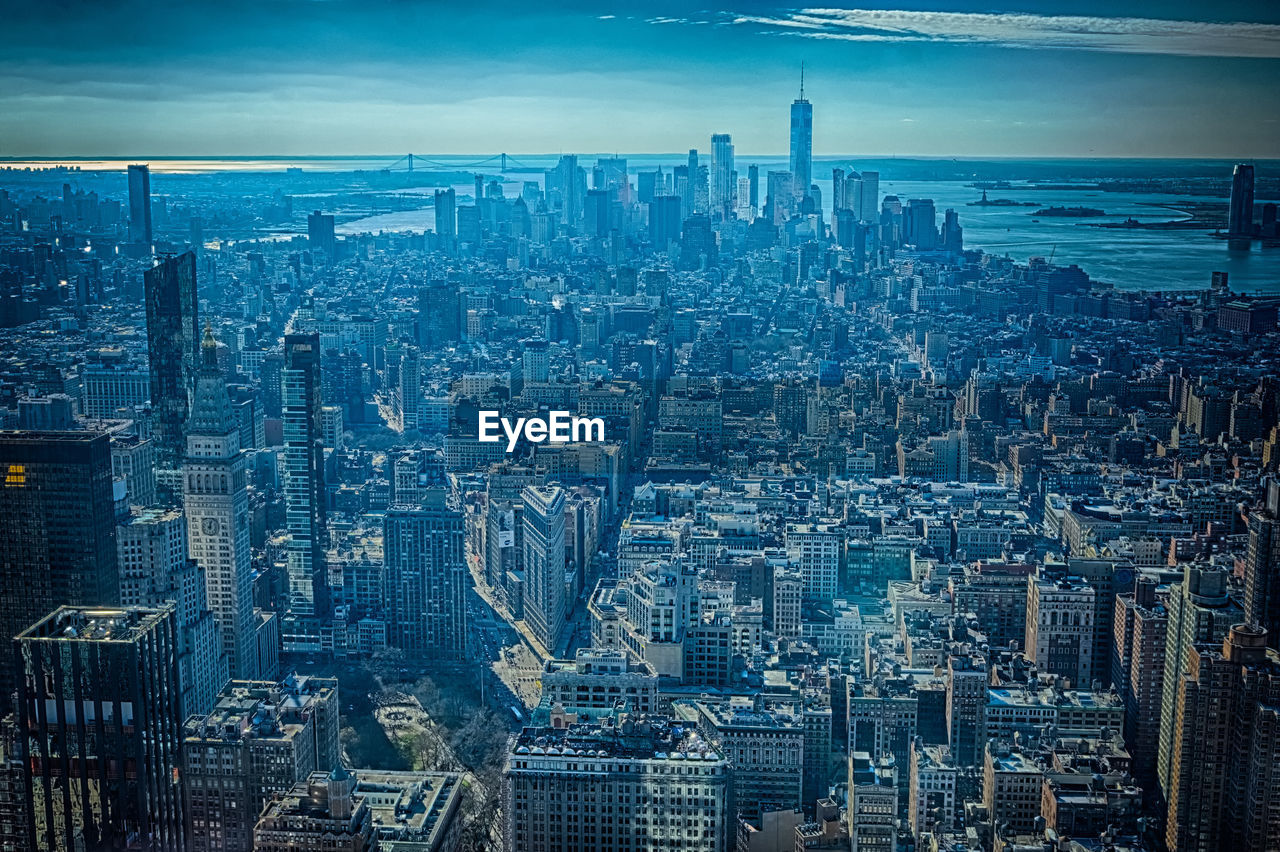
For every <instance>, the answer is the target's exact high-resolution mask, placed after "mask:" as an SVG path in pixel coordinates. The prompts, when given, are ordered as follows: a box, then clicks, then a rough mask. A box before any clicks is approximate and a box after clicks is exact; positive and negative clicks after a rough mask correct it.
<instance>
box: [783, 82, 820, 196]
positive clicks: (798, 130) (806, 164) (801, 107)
mask: <svg viewBox="0 0 1280 852" xmlns="http://www.w3.org/2000/svg"><path fill="white" fill-rule="evenodd" d="M790 162H791V167H790V171H791V175H792V178H793V183H792V191H793V192H794V193H795V197H796V198H803V197H804V196H806V195H808V193H809V187H810V185H811V184H812V183H813V104H811V103H809V101H808V100H806V99H805V96H804V68H801V69H800V97H798V98H796V99H795V100H794V101H792V102H791V161H790ZM775 203H777V202H776V199H775Z"/></svg>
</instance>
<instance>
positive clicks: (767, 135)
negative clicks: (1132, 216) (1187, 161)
mask: <svg viewBox="0 0 1280 852" xmlns="http://www.w3.org/2000/svg"><path fill="white" fill-rule="evenodd" d="M828 2H830V0H828ZM989 2H995V3H1000V2H1001V0H989ZM1206 8H1207V10H1208V11H1206ZM0 21H3V22H4V24H3V25H0V157H18V158H23V157H52V158H56V157H75V156H84V157H99V156H116V157H138V156H151V157H160V156H217V155H222V156H249V155H284V156H301V155H356V154H392V153H395V154H403V153H408V152H413V153H415V154H461V153H467V154H472V153H496V152H500V151H507V152H510V153H513V154H515V153H556V152H580V153H598V152H610V151H619V152H624V153H660V152H673V151H681V150H687V149H689V148H691V147H699V148H707V147H709V139H710V136H711V134H712V133H730V134H732V136H733V139H734V143H735V147H736V148H737V150H738V152H739V153H740V154H744V155H769V154H779V153H785V152H786V150H787V144H788V141H787V140H788V137H787V115H788V105H789V103H790V101H791V100H792V99H793V98H795V97H796V96H797V93H798V90H799V82H800V66H801V63H802V62H803V63H804V64H805V68H806V73H805V95H806V97H808V99H809V100H810V101H811V102H812V103H813V104H814V142H813V146H814V154H815V156H822V155H830V156H835V155H879V156H885V155H896V156H932V157H980V156H981V157H989V156H1009V157H1073V156H1080V157H1222V158H1233V159H1248V158H1274V157H1280V85H1278V83H1280V3H1275V2H1250V3H1241V2H1231V0H1223V1H1222V2H1215V3H1213V4H1205V3H1192V2H1185V0H1165V2H1154V1H1152V2H1127V0H1112V2H1098V1H1097V0H1094V2H1052V1H1051V0H1049V2H1044V1H1043V0H1042V2H1034V1H1033V0H1032V1H1030V2H1028V0H1024V2H1004V3H1001V5H998V6H988V5H977V4H962V3H949V4H936V3H932V4H931V3H903V2H898V3H889V4H885V5H882V6H873V5H871V4H866V3H854V4H849V5H848V6H846V7H831V6H805V5H793V6H783V5H778V4H774V3H763V2H756V0H743V2H737V3H734V2H721V0H714V2H707V0H703V2H698V3H676V2H668V0H657V2H634V0H633V2H631V3H625V4H624V3H607V2H594V3H587V2H576V0H542V2H537V1H536V0H506V2H480V0H478V1H477V2H414V0H217V2H214V1H213V0H186V2H172V0H99V2H72V0H28V2H25V3H17V2H14V0H0Z"/></svg>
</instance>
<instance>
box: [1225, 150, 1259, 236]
mask: <svg viewBox="0 0 1280 852" xmlns="http://www.w3.org/2000/svg"><path fill="white" fill-rule="evenodd" d="M1227 235H1228V236H1232V237H1252V236H1253V166H1252V165H1250V164H1248V163H1239V164H1237V165H1236V167H1235V169H1233V170H1232V172H1231V206H1230V208H1229V209H1228V211H1227Z"/></svg>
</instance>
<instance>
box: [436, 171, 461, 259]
mask: <svg viewBox="0 0 1280 852" xmlns="http://www.w3.org/2000/svg"><path fill="white" fill-rule="evenodd" d="M436 236H437V237H438V238H439V240H440V250H441V251H443V252H446V253H452V252H453V251H454V250H455V249H456V248H457V243H458V201H457V197H456V196H455V195H454V192H453V188H452V187H450V188H449V189H437V190H436Z"/></svg>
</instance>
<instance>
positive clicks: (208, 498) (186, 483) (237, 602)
mask: <svg viewBox="0 0 1280 852" xmlns="http://www.w3.org/2000/svg"><path fill="white" fill-rule="evenodd" d="M186 433H187V453H186V461H185V462H184V463H183V467H182V500H183V505H184V507H185V508H186V513H187V543H188V549H189V553H190V555H191V558H192V559H193V560H195V562H196V564H197V565H199V566H200V567H201V568H202V569H204V575H205V580H206V582H207V584H208V590H209V606H210V608H211V609H212V610H213V613H214V617H215V618H216V619H217V622H218V633H219V645H220V647H221V651H222V655H223V656H224V657H225V658H226V665H227V671H228V673H229V676H230V677H232V678H236V679H238V680H253V679H255V678H257V677H258V671H257V669H256V666H255V659H256V655H255V651H254V615H253V561H252V554H251V553H250V547H249V492H248V479H247V473H246V470H245V457H244V453H243V451H242V450H241V449H240V427H239V424H238V422H237V420H236V417H235V414H234V412H233V410H232V408H231V398H230V397H229V396H228V395H227V382H226V378H225V377H224V376H223V373H222V370H221V369H220V368H219V367H218V359H217V342H216V341H215V340H214V338H213V332H212V330H211V329H209V328H206V329H205V333H204V340H203V341H202V343H201V364H200V373H199V376H198V378H197V379H196V387H195V396H194V399H193V401H192V406H191V418H190V419H189V420H188V421H187V425H186ZM219 686H221V684H219ZM193 712H194V710H193Z"/></svg>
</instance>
